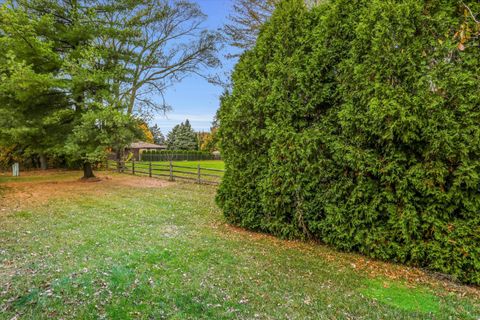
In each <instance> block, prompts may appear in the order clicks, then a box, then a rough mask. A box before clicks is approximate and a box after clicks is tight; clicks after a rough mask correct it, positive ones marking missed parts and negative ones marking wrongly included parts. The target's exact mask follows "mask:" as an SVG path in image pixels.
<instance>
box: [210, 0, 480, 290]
mask: <svg viewBox="0 0 480 320" xmlns="http://www.w3.org/2000/svg"><path fill="white" fill-rule="evenodd" d="M472 12H473V13H475V12H476V13H479V12H480V4H479V3H478V1H465V2H464V3H462V2H452V1H442V0H435V1H417V0H405V1H393V0H392V1H380V0H372V1H347V0H332V1H330V2H328V3H325V4H322V5H319V6H317V7H315V8H313V9H307V8H305V7H304V5H303V4H302V1H297V0H287V1H283V2H281V3H280V4H279V5H278V7H277V9H276V10H275V12H274V13H273V15H272V18H271V19H270V20H269V21H268V22H267V23H266V24H265V26H264V27H263V29H262V31H261V32H260V35H259V38H258V41H257V43H256V46H255V48H254V49H252V50H251V51H248V52H246V53H245V54H244V55H243V56H242V57H241V59H240V61H239V63H238V64H237V66H236V68H235V72H234V74H233V89H232V91H231V92H230V93H229V94H227V95H226V96H225V97H224V98H223V99H222V104H221V109H220V112H219V119H220V129H219V135H220V137H221V147H222V156H223V158H224V159H225V163H226V170H227V171H226V173H225V177H224V180H223V182H222V185H221V186H220V189H219V192H218V196H217V200H218V203H219V205H220V206H221V207H222V209H223V211H224V213H225V216H226V217H227V219H228V220H229V221H230V222H232V223H235V224H238V225H240V226H244V227H248V228H251V229H255V230H260V231H265V232H270V233H273V234H276V235H279V236H282V237H286V238H314V239H318V240H321V241H323V242H326V243H329V244H332V245H334V246H336V247H338V248H340V249H342V250H347V251H358V252H361V253H363V254H366V255H369V256H371V257H375V258H379V259H384V260H392V261H396V262H401V263H407V264H411V265H417V266H422V267H427V268H430V269H432V270H436V271H440V272H445V273H450V274H452V275H454V276H455V277H457V278H459V279H461V280H463V281H465V282H470V283H476V284H479V283H480V214H479V210H480V189H479V187H480V142H479V141H480V127H479V126H478V123H480V94H479V92H480V81H479V80H480V79H479V75H480V72H479V71H480V40H479V39H480V24H479V23H478V22H476V21H475V17H474V16H472Z"/></svg>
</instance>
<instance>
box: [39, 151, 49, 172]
mask: <svg viewBox="0 0 480 320" xmlns="http://www.w3.org/2000/svg"><path fill="white" fill-rule="evenodd" d="M47 167H48V164H47V157H46V156H45V155H44V154H41V155H40V168H41V169H42V170H47Z"/></svg>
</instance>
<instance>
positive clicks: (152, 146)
mask: <svg viewBox="0 0 480 320" xmlns="http://www.w3.org/2000/svg"><path fill="white" fill-rule="evenodd" d="M129 148H130V149H167V146H164V145H159V144H154V143H148V142H144V141H137V142H134V143H132V144H131V145H130V147H129Z"/></svg>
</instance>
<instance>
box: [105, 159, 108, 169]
mask: <svg viewBox="0 0 480 320" xmlns="http://www.w3.org/2000/svg"><path fill="white" fill-rule="evenodd" d="M105 171H107V172H108V158H107V161H106V162H105Z"/></svg>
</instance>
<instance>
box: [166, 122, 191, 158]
mask: <svg viewBox="0 0 480 320" xmlns="http://www.w3.org/2000/svg"><path fill="white" fill-rule="evenodd" d="M167 147H168V149H169V150H197V149H198V142H197V135H196V134H195V131H193V129H192V126H191V125H190V121H188V119H187V120H185V122H182V123H180V124H177V125H176V126H175V127H173V129H172V131H170V132H169V133H168V135H167Z"/></svg>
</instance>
